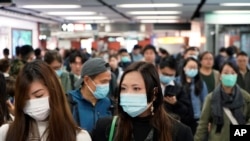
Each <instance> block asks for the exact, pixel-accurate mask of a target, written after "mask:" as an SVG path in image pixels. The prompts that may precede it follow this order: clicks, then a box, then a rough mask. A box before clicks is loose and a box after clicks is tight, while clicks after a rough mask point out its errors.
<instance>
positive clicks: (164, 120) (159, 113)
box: [115, 62, 172, 141]
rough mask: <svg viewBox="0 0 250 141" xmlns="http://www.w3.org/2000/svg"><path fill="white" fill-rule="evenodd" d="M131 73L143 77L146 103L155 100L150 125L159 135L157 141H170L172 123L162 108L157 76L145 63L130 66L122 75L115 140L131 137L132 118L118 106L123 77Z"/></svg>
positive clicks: (152, 66) (124, 139)
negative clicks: (136, 73)
mask: <svg viewBox="0 0 250 141" xmlns="http://www.w3.org/2000/svg"><path fill="white" fill-rule="evenodd" d="M133 71H137V72H139V73H140V74H141V75H142V77H143V80H144V83H145V87H146V93H147V101H148V102H151V101H153V99H154V97H155V98H156V99H155V101H154V102H153V106H154V113H155V114H154V116H153V117H152V119H151V121H150V123H151V124H152V126H153V127H154V128H155V129H156V132H157V133H158V134H157V135H159V137H158V139H159V141H172V121H171V118H170V117H169V116H168V114H167V113H166V111H165V109H164V107H163V95H162V90H161V85H160V80H159V75H158V73H157V69H156V68H155V67H154V65H153V64H150V63H146V62H136V63H133V64H131V65H130V66H129V67H128V68H127V69H126V70H125V72H124V73H123V75H122V78H121V83H120V85H119V93H118V116H119V118H120V120H119V122H118V130H117V132H116V136H115V140H116V141H129V140H131V137H132V130H133V127H132V121H131V120H132V118H131V117H130V116H129V115H128V114H127V113H126V112H124V111H123V109H122V107H121V106H120V94H121V84H122V82H123V79H124V77H125V76H126V75H127V74H128V73H130V72H133Z"/></svg>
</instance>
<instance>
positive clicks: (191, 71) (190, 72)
mask: <svg viewBox="0 0 250 141" xmlns="http://www.w3.org/2000/svg"><path fill="white" fill-rule="evenodd" d="M185 74H186V75H187V76H188V77H190V78H194V77H195V76H196V75H197V74H198V69H187V70H185Z"/></svg>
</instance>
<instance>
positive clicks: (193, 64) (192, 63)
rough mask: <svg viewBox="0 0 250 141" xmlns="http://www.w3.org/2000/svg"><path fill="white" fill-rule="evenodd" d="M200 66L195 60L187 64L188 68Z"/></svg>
mask: <svg viewBox="0 0 250 141" xmlns="http://www.w3.org/2000/svg"><path fill="white" fill-rule="evenodd" d="M197 65H198V64H197V63H196V62H195V61H193V60H189V61H188V62H187V64H186V66H197Z"/></svg>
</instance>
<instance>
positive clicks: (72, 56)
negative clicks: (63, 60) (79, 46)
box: [69, 51, 86, 64]
mask: <svg viewBox="0 0 250 141" xmlns="http://www.w3.org/2000/svg"><path fill="white" fill-rule="evenodd" d="M76 57H79V58H80V59H81V62H82V64H83V63H84V62H85V61H86V58H85V57H84V55H83V54H82V53H81V52H80V51H74V52H72V53H71V54H70V56H69V62H70V63H74V62H75V60H76Z"/></svg>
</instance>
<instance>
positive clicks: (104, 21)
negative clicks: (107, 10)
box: [76, 20, 113, 23]
mask: <svg viewBox="0 0 250 141" xmlns="http://www.w3.org/2000/svg"><path fill="white" fill-rule="evenodd" d="M76 22H77V23H112V22H113V21H111V20H86V21H76Z"/></svg>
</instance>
